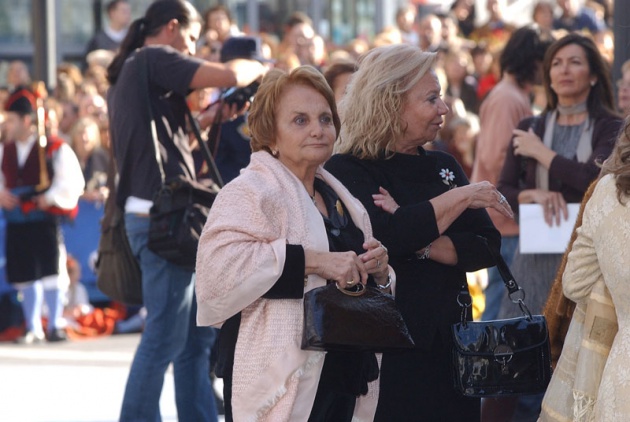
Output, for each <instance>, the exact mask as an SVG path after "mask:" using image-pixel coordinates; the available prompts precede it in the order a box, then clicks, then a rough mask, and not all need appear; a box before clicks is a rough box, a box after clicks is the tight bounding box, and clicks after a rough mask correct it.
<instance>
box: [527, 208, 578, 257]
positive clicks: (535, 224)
mask: <svg viewBox="0 0 630 422" xmlns="http://www.w3.org/2000/svg"><path fill="white" fill-rule="evenodd" d="M567 208H568V210H569V218H568V219H566V220H565V219H564V218H561V221H560V225H559V226H557V225H556V222H555V220H554V222H553V226H552V227H549V226H548V225H547V223H545V217H544V214H543V207H542V205H540V204H521V205H519V207H518V213H519V228H520V233H519V239H520V251H521V253H524V254H530V253H564V251H565V250H566V249H567V246H568V245H569V240H570V239H571V233H572V232H573V226H574V225H575V220H576V218H577V214H578V211H579V210H580V204H567Z"/></svg>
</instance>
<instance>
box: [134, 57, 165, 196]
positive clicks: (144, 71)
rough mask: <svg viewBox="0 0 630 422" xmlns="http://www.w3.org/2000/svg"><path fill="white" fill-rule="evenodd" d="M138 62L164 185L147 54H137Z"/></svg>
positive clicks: (156, 158)
mask: <svg viewBox="0 0 630 422" xmlns="http://www.w3.org/2000/svg"><path fill="white" fill-rule="evenodd" d="M135 59H136V60H138V72H139V75H140V82H141V83H142V82H144V83H143V86H144V88H145V98H146V99H147V101H146V105H147V108H146V113H147V116H148V118H149V125H150V128H151V138H152V139H153V147H154V150H155V161H157V164H158V169H159V170H160V178H161V179H162V184H164V182H165V181H166V175H165V174H164V166H163V164H162V157H161V156H160V145H159V141H158V137H157V129H156V128H155V119H154V118H153V111H152V110H151V100H150V98H151V97H150V95H149V93H150V91H151V90H150V88H149V71H148V66H149V64H148V63H147V58H146V53H145V52H143V51H138V52H137V53H136V57H135Z"/></svg>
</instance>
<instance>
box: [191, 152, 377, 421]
mask: <svg viewBox="0 0 630 422" xmlns="http://www.w3.org/2000/svg"><path fill="white" fill-rule="evenodd" d="M317 177H319V178H321V179H322V180H324V181H325V182H326V183H327V184H328V185H329V186H331V187H332V188H333V190H334V191H335V192H336V193H337V194H338V195H339V197H340V199H341V200H342V201H343V203H344V204H345V205H346V207H347V208H348V211H349V213H350V216H351V217H352V220H353V221H354V223H355V224H356V225H357V227H359V228H360V229H361V230H362V231H363V233H364V235H365V238H366V239H368V238H371V237H372V227H371V225H370V220H369V216H368V214H367V212H366V211H365V208H364V207H363V205H361V203H360V202H359V201H358V200H357V199H355V198H354V197H353V196H352V195H351V194H350V193H349V192H348V191H347V189H345V187H343V186H342V185H341V183H340V182H339V181H338V180H337V179H335V178H334V177H333V176H332V175H330V173H328V172H327V171H326V170H324V169H323V168H321V167H320V168H319V169H318V172H317ZM286 244H295V245H302V246H303V247H304V248H305V249H311V250H319V251H328V238H327V235H326V229H325V227H324V222H323V219H322V217H321V215H320V213H319V211H318V210H317V208H316V207H315V206H314V204H313V202H312V200H311V198H310V197H309V196H308V193H307V192H306V189H304V186H303V185H302V183H301V181H300V180H299V179H298V178H297V177H296V176H295V175H294V174H293V173H291V171H289V170H288V169H287V168H286V167H285V166H284V165H283V164H282V163H281V162H280V161H278V160H277V159H275V158H274V157H272V156H271V155H270V154H269V153H267V152H263V151H259V152H256V153H253V154H252V156H251V162H250V164H249V166H248V167H247V168H246V169H244V170H243V171H242V172H241V175H240V176H239V177H238V178H236V179H234V180H233V181H232V182H230V183H228V184H227V185H226V186H225V187H224V188H223V189H222V190H221V192H220V193H219V195H218V197H217V199H216V201H215V203H214V205H213V206H212V210H211V212H210V215H209V217H208V221H207V223H206V226H205V228H204V231H203V233H202V235H201V239H200V241H199V251H198V253H197V275H196V293H197V303H198V311H197V323H198V325H216V326H220V325H221V324H222V323H223V322H224V321H225V320H227V319H228V318H230V317H231V316H233V315H235V314H236V313H238V312H241V325H240V328H239V334H238V340H237V343H236V351H235V356H234V370H233V380H232V381H233V386H232V409H233V414H234V420H237V421H258V420H268V421H274V422H275V421H289V420H296V421H304V420H307V419H308V416H309V414H310V411H311V408H312V405H313V401H314V399H315V393H316V391H317V384H318V382H319V375H320V373H321V368H322V365H323V358H324V353H322V352H312V351H305V350H301V348H300V343H301V339H302V324H303V301H302V299H282V300H278V299H274V300H269V299H262V298H261V297H262V295H263V294H264V293H266V292H267V291H268V290H269V289H270V288H271V287H272V286H273V285H274V284H275V282H276V281H277V280H278V278H279V277H280V275H281V274H282V271H283V268H284V265H285V259H286V254H285V252H286ZM324 284H325V280H324V279H322V278H321V277H319V276H316V275H310V276H309V277H308V281H307V282H306V283H305V287H304V291H305V292H306V291H308V290H311V289H313V288H315V287H319V286H323V285H324ZM377 387H378V380H377V381H375V382H373V383H371V384H370V393H368V396H365V397H362V398H361V400H359V401H358V402H357V406H356V407H357V410H356V411H355V415H357V418H356V419H357V420H369V419H370V416H373V414H374V413H373V412H374V410H375V407H376V399H377V398H378V388H377ZM359 414H360V415H364V416H359Z"/></svg>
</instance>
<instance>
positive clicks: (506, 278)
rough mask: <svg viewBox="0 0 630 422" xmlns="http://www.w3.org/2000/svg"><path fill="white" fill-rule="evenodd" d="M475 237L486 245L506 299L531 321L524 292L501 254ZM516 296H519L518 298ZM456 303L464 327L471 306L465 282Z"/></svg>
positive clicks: (482, 239) (482, 238) (486, 242)
mask: <svg viewBox="0 0 630 422" xmlns="http://www.w3.org/2000/svg"><path fill="white" fill-rule="evenodd" d="M477 237H478V238H479V239H480V240H481V241H482V242H483V243H484V244H485V245H486V249H487V250H488V251H489V252H490V254H491V255H492V257H493V258H494V260H495V262H496V266H497V270H498V271H499V274H500V275H501V279H502V280H503V284H504V285H505V288H506V289H507V291H508V298H509V299H510V300H511V301H512V303H514V304H516V305H518V306H519V308H521V312H522V313H523V316H525V317H526V318H527V319H529V320H531V319H532V313H531V312H530V311H529V308H528V307H527V305H525V290H523V288H522V287H521V286H519V285H518V283H517V282H516V280H514V276H513V275H512V272H511V271H510V268H509V267H508V265H507V263H506V262H505V260H504V259H503V257H502V256H501V254H500V253H499V252H497V251H496V250H495V249H494V248H490V247H489V246H488V239H486V238H485V237H482V236H477ZM517 294H518V295H520V296H518V295H517ZM457 303H458V304H459V306H461V308H462V316H461V322H462V324H464V325H465V324H466V322H467V321H466V317H467V314H468V308H470V307H471V306H472V297H471V296H470V292H469V291H468V284H467V283H466V282H464V283H463V284H462V287H461V291H460V292H459V294H458V295H457Z"/></svg>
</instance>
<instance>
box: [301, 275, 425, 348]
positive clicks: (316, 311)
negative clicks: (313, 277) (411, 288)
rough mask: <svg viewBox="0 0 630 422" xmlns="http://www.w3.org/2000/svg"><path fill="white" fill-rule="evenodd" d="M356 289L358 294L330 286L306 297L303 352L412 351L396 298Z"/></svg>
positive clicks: (307, 294)
mask: <svg viewBox="0 0 630 422" xmlns="http://www.w3.org/2000/svg"><path fill="white" fill-rule="evenodd" d="M358 286H361V287H358ZM356 288H357V289H359V290H357V291H356V292H355V291H350V290H348V289H342V288H339V287H338V285H337V283H329V284H327V285H326V286H323V287H317V288H315V289H313V290H310V291H308V292H306V293H305V294H304V330H303V334H302V349H304V350H318V351H324V350H325V351H333V350H334V351H369V352H384V351H388V350H397V349H410V348H413V347H414V342H413V340H412V339H411V336H410V335H409V331H408V329H407V325H406V324H405V321H403V318H402V315H401V314H400V311H399V310H398V308H397V306H396V303H395V302H394V297H393V296H391V295H388V294H386V293H383V292H381V291H379V290H378V289H377V288H375V287H365V286H363V285H362V284H358V285H357V287H356Z"/></svg>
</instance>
